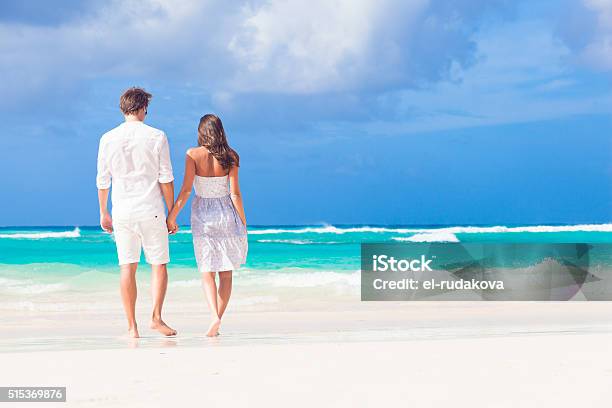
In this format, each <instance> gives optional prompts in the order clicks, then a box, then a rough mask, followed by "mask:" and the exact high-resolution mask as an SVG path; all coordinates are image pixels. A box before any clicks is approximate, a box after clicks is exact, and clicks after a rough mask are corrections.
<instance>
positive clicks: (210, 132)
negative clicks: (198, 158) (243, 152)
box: [198, 113, 240, 169]
mask: <svg viewBox="0 0 612 408" xmlns="http://www.w3.org/2000/svg"><path fill="white" fill-rule="evenodd" d="M198 146H204V147H205V148H206V149H208V151H209V152H210V154H212V155H213V157H214V158H215V159H217V161H218V162H219V164H221V166H223V168H224V169H229V168H231V167H232V166H236V167H238V166H239V165H240V158H239V157H238V153H236V151H235V150H234V149H232V148H231V147H229V144H228V143H227V138H226V137H225V130H224V129H223V123H221V119H219V118H218V117H217V115H213V114H211V113H209V114H206V115H204V116H202V117H201V118H200V125H199V126H198Z"/></svg>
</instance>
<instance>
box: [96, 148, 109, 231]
mask: <svg viewBox="0 0 612 408" xmlns="http://www.w3.org/2000/svg"><path fill="white" fill-rule="evenodd" d="M96 186H97V187H98V204H99V206H100V226H101V227H102V229H103V230H104V231H106V232H113V220H112V219H111V216H110V213H109V212H108V192H109V191H110V186H111V172H110V169H109V168H108V166H107V165H106V158H105V157H104V149H103V146H102V141H100V146H99V148H98V174H97V176H96Z"/></svg>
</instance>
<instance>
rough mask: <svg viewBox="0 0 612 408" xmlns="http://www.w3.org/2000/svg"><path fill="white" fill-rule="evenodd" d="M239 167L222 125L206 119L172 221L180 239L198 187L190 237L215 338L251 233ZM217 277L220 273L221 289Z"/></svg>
mask: <svg viewBox="0 0 612 408" xmlns="http://www.w3.org/2000/svg"><path fill="white" fill-rule="evenodd" d="M239 165H240V159H239V157H238V153H236V151H234V150H233V149H232V148H231V147H229V145H228V143H227V139H226V137H225V131H224V130H223V124H222V123H221V119H219V118H218V117H217V116H215V115H211V114H208V115H204V116H203V117H202V118H201V119H200V125H199V126H198V147H195V148H192V149H189V150H188V151H187V156H186V158H185V178H184V180H183V186H182V188H181V192H180V193H179V196H178V198H177V199H176V203H174V206H173V208H172V210H171V211H170V214H168V219H167V223H168V231H169V232H170V233H175V232H176V231H177V230H178V226H177V224H176V217H177V216H178V214H179V212H180V211H181V210H182V209H183V207H184V206H185V203H186V202H187V199H188V198H189V195H190V194H191V189H192V187H195V192H196V197H195V198H194V200H193V202H192V205H191V232H192V234H193V248H194V251H195V256H196V261H197V263H198V270H199V271H200V273H201V274H202V281H203V284H204V292H205V293H206V298H207V300H208V306H209V307H210V312H211V322H210V326H209V327H208V331H207V332H206V335H207V336H210V337H212V336H217V335H218V334H219V326H220V325H221V318H222V317H223V312H225V308H226V307H227V304H228V302H229V298H230V295H231V293H232V271H233V270H234V269H236V268H238V267H239V266H240V265H242V264H244V263H245V261H246V255H247V231H246V218H245V215H244V208H243V206H242V198H241V196H240V186H239V185H238V167H239ZM228 182H229V188H228ZM216 273H219V288H218V289H217V284H216V282H215V274H216Z"/></svg>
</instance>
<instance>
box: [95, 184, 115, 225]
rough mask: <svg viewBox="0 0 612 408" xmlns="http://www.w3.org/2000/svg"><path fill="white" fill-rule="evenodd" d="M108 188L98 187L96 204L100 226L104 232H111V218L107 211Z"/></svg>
mask: <svg viewBox="0 0 612 408" xmlns="http://www.w3.org/2000/svg"><path fill="white" fill-rule="evenodd" d="M108 192H109V189H108V188H101V189H98V204H99V205H100V226H101V227H102V229H103V230H104V231H106V232H109V233H110V232H113V220H112V218H111V216H110V213H109V212H108Z"/></svg>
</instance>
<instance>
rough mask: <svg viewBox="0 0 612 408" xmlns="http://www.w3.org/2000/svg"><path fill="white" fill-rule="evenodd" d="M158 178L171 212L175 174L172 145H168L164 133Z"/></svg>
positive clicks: (160, 150)
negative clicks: (171, 156)
mask: <svg viewBox="0 0 612 408" xmlns="http://www.w3.org/2000/svg"><path fill="white" fill-rule="evenodd" d="M157 180H158V181H159V186H160V187H161V191H162V195H163V196H164V201H165V202H166V207H167V208H168V212H170V210H171V209H172V206H173V205H174V175H173V174H172V162H171V161H170V147H169V146H168V138H166V135H163V138H162V140H161V147H160V149H159V176H158V178H157Z"/></svg>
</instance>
